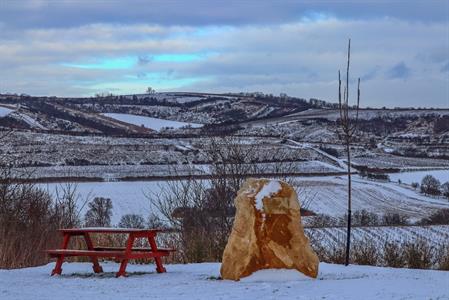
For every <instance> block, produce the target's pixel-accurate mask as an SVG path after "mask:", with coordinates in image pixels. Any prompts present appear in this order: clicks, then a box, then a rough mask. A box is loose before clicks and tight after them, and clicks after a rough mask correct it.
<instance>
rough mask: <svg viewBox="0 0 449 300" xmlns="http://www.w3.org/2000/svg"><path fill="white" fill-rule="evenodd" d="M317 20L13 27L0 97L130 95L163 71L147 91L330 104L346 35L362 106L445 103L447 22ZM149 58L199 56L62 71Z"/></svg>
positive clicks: (2, 61)
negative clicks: (116, 89)
mask: <svg viewBox="0 0 449 300" xmlns="http://www.w3.org/2000/svg"><path fill="white" fill-rule="evenodd" d="M323 16H324V17H323ZM323 16H322V17H320V18H316V19H314V20H310V19H308V20H300V21H296V22H289V23H284V24H272V25H242V26H199V27H197V26H162V25H148V24H134V25H120V24H91V25H84V26H80V27H71V28H50V29H15V31H14V34H12V32H6V33H5V32H3V33H0V67H1V68H2V70H3V72H1V73H0V91H8V92H19V93H20V92H26V93H29V94H56V95H81V94H82V95H84V94H89V93H90V94H94V93H95V92H97V91H96V90H95V88H96V87H102V88H105V87H109V86H110V87H111V88H113V86H114V84H116V85H120V88H121V90H120V91H121V92H127V91H126V87H130V90H129V92H136V89H138V88H139V87H140V85H142V86H145V84H146V82H142V78H139V81H138V82H137V81H136V82H134V83H133V82H129V78H132V76H134V77H136V78H138V75H139V74H144V73H161V74H165V73H170V74H173V76H174V77H170V76H168V77H166V78H165V77H164V78H161V79H160V80H159V81H157V80H156V81H153V82H148V85H151V86H154V87H155V88H156V89H158V86H157V84H159V85H160V88H159V90H160V89H162V88H163V89H179V88H182V89H184V90H202V91H220V92H227V91H256V90H259V91H263V92H268V93H280V92H287V93H288V94H290V95H295V96H298V97H316V98H323V99H329V100H332V99H333V98H334V95H335V94H336V74H337V71H338V69H339V68H341V69H343V68H344V65H345V62H346V61H345V59H346V57H345V55H346V53H345V51H346V44H347V38H348V37H351V38H352V49H353V52H352V59H351V64H352V65H351V66H352V72H351V74H352V76H353V77H354V78H355V77H358V76H360V77H362V79H366V80H363V81H362V95H363V96H362V101H363V102H362V104H364V105H369V106H383V105H386V106H389V105H390V104H391V103H394V106H399V105H404V106H409V105H410V103H417V105H418V103H425V105H427V106H449V105H448V101H449V100H448V99H449V95H448V91H447V88H445V87H446V86H447V85H449V78H448V76H447V72H441V68H442V65H444V63H447V62H448V61H449V55H448V53H449V41H448V38H447V36H448V26H449V24H448V23H447V22H439V23H423V22H410V21H404V20H397V19H391V18H378V19H369V20H341V19H337V18H335V17H330V16H327V15H323ZM204 53H213V54H214V55H204ZM157 54H162V55H167V57H171V56H170V55H171V54H181V55H203V56H202V59H199V60H192V61H187V62H186V61H180V60H178V61H176V60H173V61H170V60H168V61H167V60H161V61H154V60H153V61H152V60H149V61H148V62H147V63H145V64H135V66H132V67H126V68H122V69H120V70H93V69H84V70H79V69H77V68H68V67H65V66H64V65H62V64H63V63H66V64H67V63H73V64H76V63H82V62H89V61H92V60H100V61H101V60H105V59H114V58H115V59H116V58H120V57H135V58H136V59H138V57H152V56H154V55H157ZM400 62H403V65H401V66H403V67H404V66H405V68H402V69H401V70H402V71H404V70H406V71H407V72H406V73H407V76H402V77H401V78H402V79H401V81H400V82H398V80H396V79H395V78H394V77H397V76H390V79H389V78H387V77H388V76H385V74H387V73H388V72H389V70H390V71H391V70H393V69H394V68H395V67H397V66H398V63H400ZM396 69H397V68H396ZM401 70H399V71H401ZM396 71H397V70H396ZM396 75H397V74H396ZM130 76H131V77H130ZM173 78H176V80H175V79H173ZM429 79H432V80H429ZM170 80H172V81H171V84H170ZM181 83H182V84H181ZM178 85H181V86H182V87H180V86H178ZM131 87H132V88H131ZM423 98H426V99H425V101H424V100H423ZM423 105H424V104H423Z"/></svg>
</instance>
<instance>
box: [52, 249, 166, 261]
mask: <svg viewBox="0 0 449 300" xmlns="http://www.w3.org/2000/svg"><path fill="white" fill-rule="evenodd" d="M46 252H47V254H48V255H50V256H51V257H59V256H89V257H115V258H121V259H123V258H125V257H126V258H128V259H139V258H152V257H161V256H168V255H169V254H170V251H164V250H160V251H158V252H151V251H148V250H147V251H145V250H140V251H139V250H137V251H134V249H133V251H132V252H131V253H130V254H129V255H126V254H125V250H124V249H123V250H73V249H51V250H46Z"/></svg>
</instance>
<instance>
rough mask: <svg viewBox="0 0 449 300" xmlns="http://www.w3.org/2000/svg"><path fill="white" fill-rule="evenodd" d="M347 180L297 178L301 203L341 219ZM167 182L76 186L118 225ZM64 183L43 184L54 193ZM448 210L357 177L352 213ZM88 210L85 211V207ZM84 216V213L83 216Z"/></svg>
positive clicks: (442, 203)
mask: <svg viewBox="0 0 449 300" xmlns="http://www.w3.org/2000/svg"><path fill="white" fill-rule="evenodd" d="M346 182H347V181H346V179H345V177H332V176H327V177H302V178H299V177H297V178H296V179H295V185H297V186H299V188H298V189H297V190H298V194H299V198H300V201H303V202H305V203H309V204H308V208H309V209H311V210H313V211H314V212H316V213H322V214H328V215H331V216H342V215H344V214H345V213H346V209H347V206H346V201H347V185H346ZM165 184H166V183H165V182H164V181H133V182H85V183H77V189H78V191H79V193H80V196H81V197H80V204H81V203H83V201H84V199H86V197H88V198H90V199H92V198H93V197H107V198H111V200H112V203H113V206H114V209H113V217H112V223H113V224H117V223H118V222H119V221H120V218H121V216H122V215H124V214H129V213H138V214H142V215H144V216H145V215H148V214H149V213H150V212H152V209H151V207H150V203H149V200H148V199H147V198H146V197H145V194H148V193H158V192H159V191H160V189H161V187H163V186H164V185H165ZM60 185H61V184H56V183H51V184H41V185H40V186H42V187H44V188H46V189H48V190H49V191H50V192H52V193H54V191H55V189H56V188H57V187H58V186H59V187H60ZM441 208H449V201H447V200H444V199H442V198H441V199H437V198H430V197H426V196H424V195H421V194H419V193H417V192H416V191H414V190H411V189H410V188H408V187H407V186H400V185H398V184H396V183H383V182H376V181H369V180H364V179H360V178H358V177H356V178H355V179H354V181H353V211H357V210H362V209H366V210H368V211H371V212H374V213H377V214H384V213H387V212H397V213H401V214H403V215H406V216H409V217H411V218H412V219H420V218H422V217H426V216H428V215H429V214H431V213H432V212H433V211H434V210H437V209H441ZM84 209H85V208H84ZM82 215H84V213H82Z"/></svg>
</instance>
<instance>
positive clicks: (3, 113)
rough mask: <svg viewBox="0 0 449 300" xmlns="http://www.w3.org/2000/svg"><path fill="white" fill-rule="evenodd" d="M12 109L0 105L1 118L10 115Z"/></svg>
mask: <svg viewBox="0 0 449 300" xmlns="http://www.w3.org/2000/svg"><path fill="white" fill-rule="evenodd" d="M12 111H13V110H12V109H9V108H6V107H3V106H0V118H2V117H5V116H7V115H9V114H10V113H11V112H12Z"/></svg>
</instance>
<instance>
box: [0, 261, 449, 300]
mask: <svg viewBox="0 0 449 300" xmlns="http://www.w3.org/2000/svg"><path fill="white" fill-rule="evenodd" d="M52 268H53V264H48V265H46V266H42V267H35V268H25V269H18V270H9V271H8V270H0V295H1V298H2V299H8V300H16V299H21V300H28V299H30V300H31V299H32V300H44V299H45V300H47V299H96V300H101V299H108V300H109V299H366V300H368V299H449V289H448V288H447V286H448V282H449V272H445V271H429V270H411V269H392V268H379V267H369V266H354V265H350V266H348V267H345V266H342V265H332V264H326V263H321V264H320V270H319V275H318V279H310V278H307V277H305V276H304V275H302V274H301V273H299V272H297V271H294V270H263V271H259V272H256V273H254V274H253V275H251V276H249V277H247V278H244V279H242V280H241V281H237V282H235V281H228V280H216V279H215V278H217V277H218V276H219V274H220V273H219V270H220V264H219V263H203V264H186V265H166V268H167V273H164V274H157V273H155V272H154V266H153V265H129V267H128V271H129V272H130V276H129V277H127V278H120V279H116V278H114V272H115V271H116V270H117V269H118V265H117V264H115V263H103V268H104V270H105V273H103V274H101V275H94V274H93V273H92V266H91V264H89V263H69V264H67V263H66V264H64V265H63V275H61V276H58V277H50V275H49V274H50V271H51V269H52Z"/></svg>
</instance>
